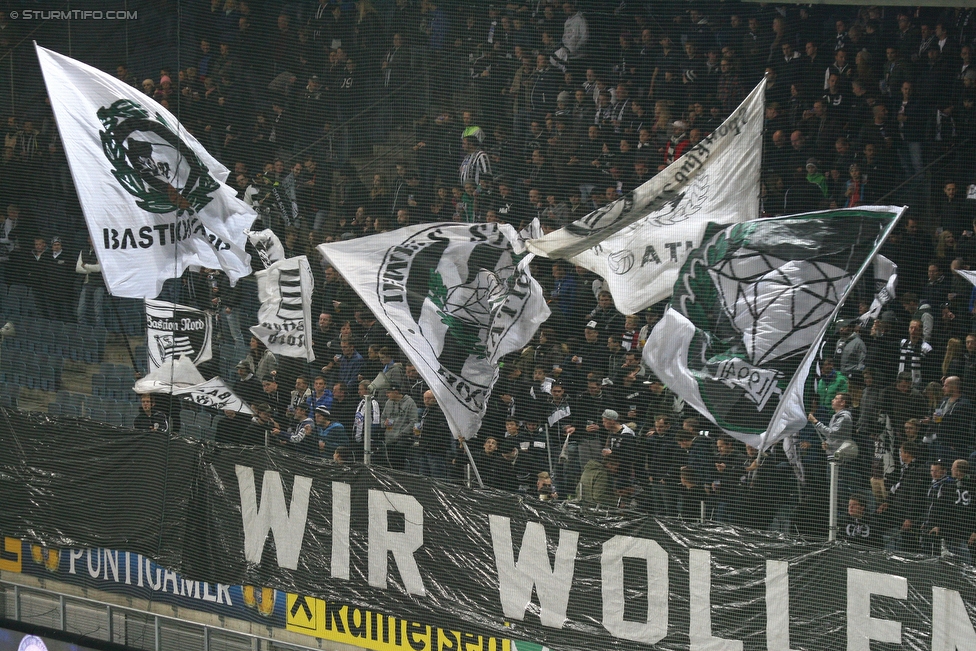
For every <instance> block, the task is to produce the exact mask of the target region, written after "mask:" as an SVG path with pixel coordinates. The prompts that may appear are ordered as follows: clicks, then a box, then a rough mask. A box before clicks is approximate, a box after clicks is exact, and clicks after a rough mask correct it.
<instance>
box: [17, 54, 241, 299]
mask: <svg viewBox="0 0 976 651" xmlns="http://www.w3.org/2000/svg"><path fill="white" fill-rule="evenodd" d="M35 47H36V49H37V58H38V60H39V61H40V64H41V71H42V72H43V74H44V81H45V83H46V84H47V89H48V94H49V96H50V98H51V107H52V109H53V110H54V116H55V118H56V119H57V123H58V130H59V131H60V133H61V140H62V142H63V143H64V151H65V155H66V156H67V158H68V164H69V166H70V168H71V176H72V178H73V179H74V182H75V187H76V188H77V191H78V200H79V201H80V203H81V208H82V210H83V211H84V213H85V220H86V221H87V223H88V232H89V234H90V235H91V239H92V242H93V243H94V245H95V252H96V255H97V256H98V261H99V263H100V264H101V266H102V275H103V276H104V278H105V284H106V286H107V287H108V290H109V292H110V293H111V294H112V295H114V296H124V297H128V298H155V297H156V296H158V295H159V292H160V291H161V290H162V287H163V282H164V281H166V279H168V278H179V277H180V276H181V275H182V274H183V271H184V270H186V269H198V268H201V267H206V268H209V269H221V270H223V271H224V272H225V273H226V274H227V276H228V277H229V278H230V281H231V283H232V284H233V283H236V282H237V280H238V279H240V278H241V277H243V276H246V275H247V274H249V273H250V272H251V267H250V256H249V255H248V254H246V253H245V252H244V245H245V243H246V241H247V237H246V236H245V235H244V231H246V230H249V228H250V226H251V223H252V222H253V221H254V218H255V213H254V211H253V210H252V209H251V208H250V207H248V206H247V204H245V203H244V202H243V201H241V200H240V199H238V198H237V195H236V193H235V192H234V190H233V189H231V188H230V187H229V186H227V185H226V184H225V183H224V181H225V180H226V179H227V175H228V169H227V168H226V167H224V166H223V165H221V164H220V163H219V162H218V161H217V160H216V159H215V158H214V157H213V156H211V155H210V154H208V153H207V151H206V150H205V149H204V148H203V146H202V145H201V144H200V143H199V142H198V141H197V140H196V138H194V137H193V136H192V135H191V134H190V133H189V132H188V131H187V130H186V129H184V128H183V126H182V125H181V124H180V123H179V121H178V120H177V119H176V118H175V117H174V116H173V114H172V113H170V112H169V111H168V110H167V109H166V108H164V107H163V106H162V105H160V104H159V103H158V102H156V101H154V100H153V99H152V98H150V97H147V96H146V95H144V94H143V93H141V92H139V91H138V90H136V89H135V88H132V87H131V86H129V85H127V84H125V83H124V82H122V81H120V80H118V79H116V78H115V77H112V76H111V75H109V74H106V73H104V72H102V71H100V70H97V69H95V68H93V67H91V66H89V65H86V64H84V63H81V62H80V61H76V60H74V59H71V58H69V57H66V56H63V55H60V54H58V53H56V52H52V51H51V50H47V49H45V48H42V47H40V46H37V45H35Z"/></svg>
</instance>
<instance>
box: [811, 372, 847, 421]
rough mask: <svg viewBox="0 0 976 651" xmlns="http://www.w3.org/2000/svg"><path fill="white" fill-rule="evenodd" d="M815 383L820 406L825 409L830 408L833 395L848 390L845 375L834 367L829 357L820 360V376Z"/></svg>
mask: <svg viewBox="0 0 976 651" xmlns="http://www.w3.org/2000/svg"><path fill="white" fill-rule="evenodd" d="M815 385H816V390H817V398H818V399H819V401H820V406H821V407H822V408H823V409H825V410H826V409H829V408H830V403H831V402H832V401H833V399H834V396H836V395H837V394H838V393H848V391H849V388H848V383H847V377H846V376H844V374H843V373H841V372H840V371H838V370H837V369H835V368H834V360H833V359H832V358H830V357H827V358H826V359H824V360H823V361H822V362H820V378H819V379H817V380H816V383H815ZM821 420H823V419H822V418H821Z"/></svg>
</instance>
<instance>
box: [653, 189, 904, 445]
mask: <svg viewBox="0 0 976 651" xmlns="http://www.w3.org/2000/svg"><path fill="white" fill-rule="evenodd" d="M903 210H904V209H903V208H895V207H889V206H871V207H868V206H865V207H859V208H855V209H849V210H834V211H826V212H817V213H808V214H803V215H793V216H789V217H777V218H774V219H759V220H753V221H749V222H744V223H742V224H736V225H734V226H719V225H713V227H711V228H709V230H708V233H707V235H706V238H705V241H704V243H703V244H702V246H701V247H699V248H698V249H696V250H694V251H692V252H691V254H690V255H689V256H688V260H687V261H686V262H685V264H684V266H683V267H682V269H681V273H680V275H679V277H678V280H677V282H675V284H674V294H673V296H672V299H671V304H670V305H669V306H668V309H667V311H666V312H665V313H664V317H662V319H661V320H660V321H659V322H658V324H657V325H656V326H655V327H654V330H653V331H652V332H651V335H650V337H648V340H647V343H646V344H645V346H644V355H643V359H644V362H645V363H646V364H647V365H648V366H649V367H650V368H651V370H652V371H654V373H655V374H657V376H658V377H659V378H661V380H662V381H663V382H664V383H665V385H667V386H668V387H669V388H670V389H671V390H672V391H674V393H675V394H676V395H678V396H680V397H681V398H683V399H684V400H685V401H686V402H687V403H688V404H689V405H691V406H692V407H694V408H695V409H696V410H698V411H699V412H701V413H702V414H703V415H705V416H706V417H707V418H709V420H711V421H712V422H713V423H715V424H716V425H717V426H719V427H720V428H722V430H724V431H725V432H727V433H728V434H730V435H731V436H734V437H735V438H737V439H739V440H741V441H743V442H745V443H747V444H749V445H751V446H753V447H755V448H759V449H765V448H768V447H769V446H771V445H772V444H773V443H775V442H776V441H778V440H780V439H783V438H785V437H788V436H791V435H792V434H795V433H796V432H799V431H800V429H801V428H802V427H803V426H804V425H805V424H806V422H807V419H806V411H805V409H804V403H803V389H804V384H805V383H806V379H807V376H808V374H809V372H810V367H811V364H812V363H813V361H814V360H815V359H816V357H817V353H818V351H819V348H820V346H819V343H820V342H821V340H822V339H823V337H824V334H825V333H826V331H827V328H828V326H829V325H830V323H831V321H833V319H834V318H835V317H836V315H837V312H838V310H839V309H840V307H841V305H842V304H843V302H844V299H845V298H846V297H847V295H848V293H849V292H850V289H851V287H852V286H853V285H854V284H855V283H856V282H857V280H858V279H859V278H860V277H861V276H862V275H863V274H864V272H865V270H866V269H867V268H868V265H869V264H871V261H872V259H873V257H874V255H875V254H876V253H877V250H878V249H879V248H880V247H881V244H882V243H883V242H884V240H885V238H886V237H887V236H888V234H889V233H890V232H891V230H892V229H893V228H894V226H895V224H896V222H897V220H898V217H899V216H900V215H901V213H902V212H903Z"/></svg>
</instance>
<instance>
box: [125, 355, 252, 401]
mask: <svg viewBox="0 0 976 651" xmlns="http://www.w3.org/2000/svg"><path fill="white" fill-rule="evenodd" d="M132 389H133V391H135V392H136V393H139V394H143V393H171V394H173V395H174V396H182V397H184V398H187V399H189V400H192V401H193V402H194V403H195V404H197V405H200V406H201V407H209V408H210V409H216V410H218V411H224V410H228V409H229V410H232V411H237V412H240V413H243V414H250V413H251V409H250V407H248V406H247V405H246V404H244V401H243V400H241V399H240V398H238V397H237V396H236V395H235V394H234V392H233V391H231V390H230V388H228V386H227V385H226V384H224V381H223V380H222V379H220V378H219V377H214V378H211V379H209V380H207V379H204V377H203V376H202V375H200V371H198V370H197V367H196V366H194V365H193V362H191V361H190V359H189V358H188V357H185V356H181V357H176V358H172V359H168V360H166V361H165V362H164V363H163V365H162V366H160V367H159V368H157V369H155V370H153V371H151V372H150V373H148V374H147V375H146V376H145V377H142V378H139V379H138V380H136V383H135V386H133V387H132Z"/></svg>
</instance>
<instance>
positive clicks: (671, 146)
mask: <svg viewBox="0 0 976 651" xmlns="http://www.w3.org/2000/svg"><path fill="white" fill-rule="evenodd" d="M690 144H691V141H690V140H688V123H687V122H685V121H684V120H675V121H674V122H672V123H671V137H670V138H669V139H668V141H667V142H666V143H664V163H663V164H662V165H661V166H660V167H658V171H661V170H663V169H664V168H665V167H667V166H668V165H670V164H671V163H673V162H674V161H676V160H678V159H679V158H681V157H682V156H683V155H684V153H685V152H686V151H687V150H688V146H689V145H690Z"/></svg>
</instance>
